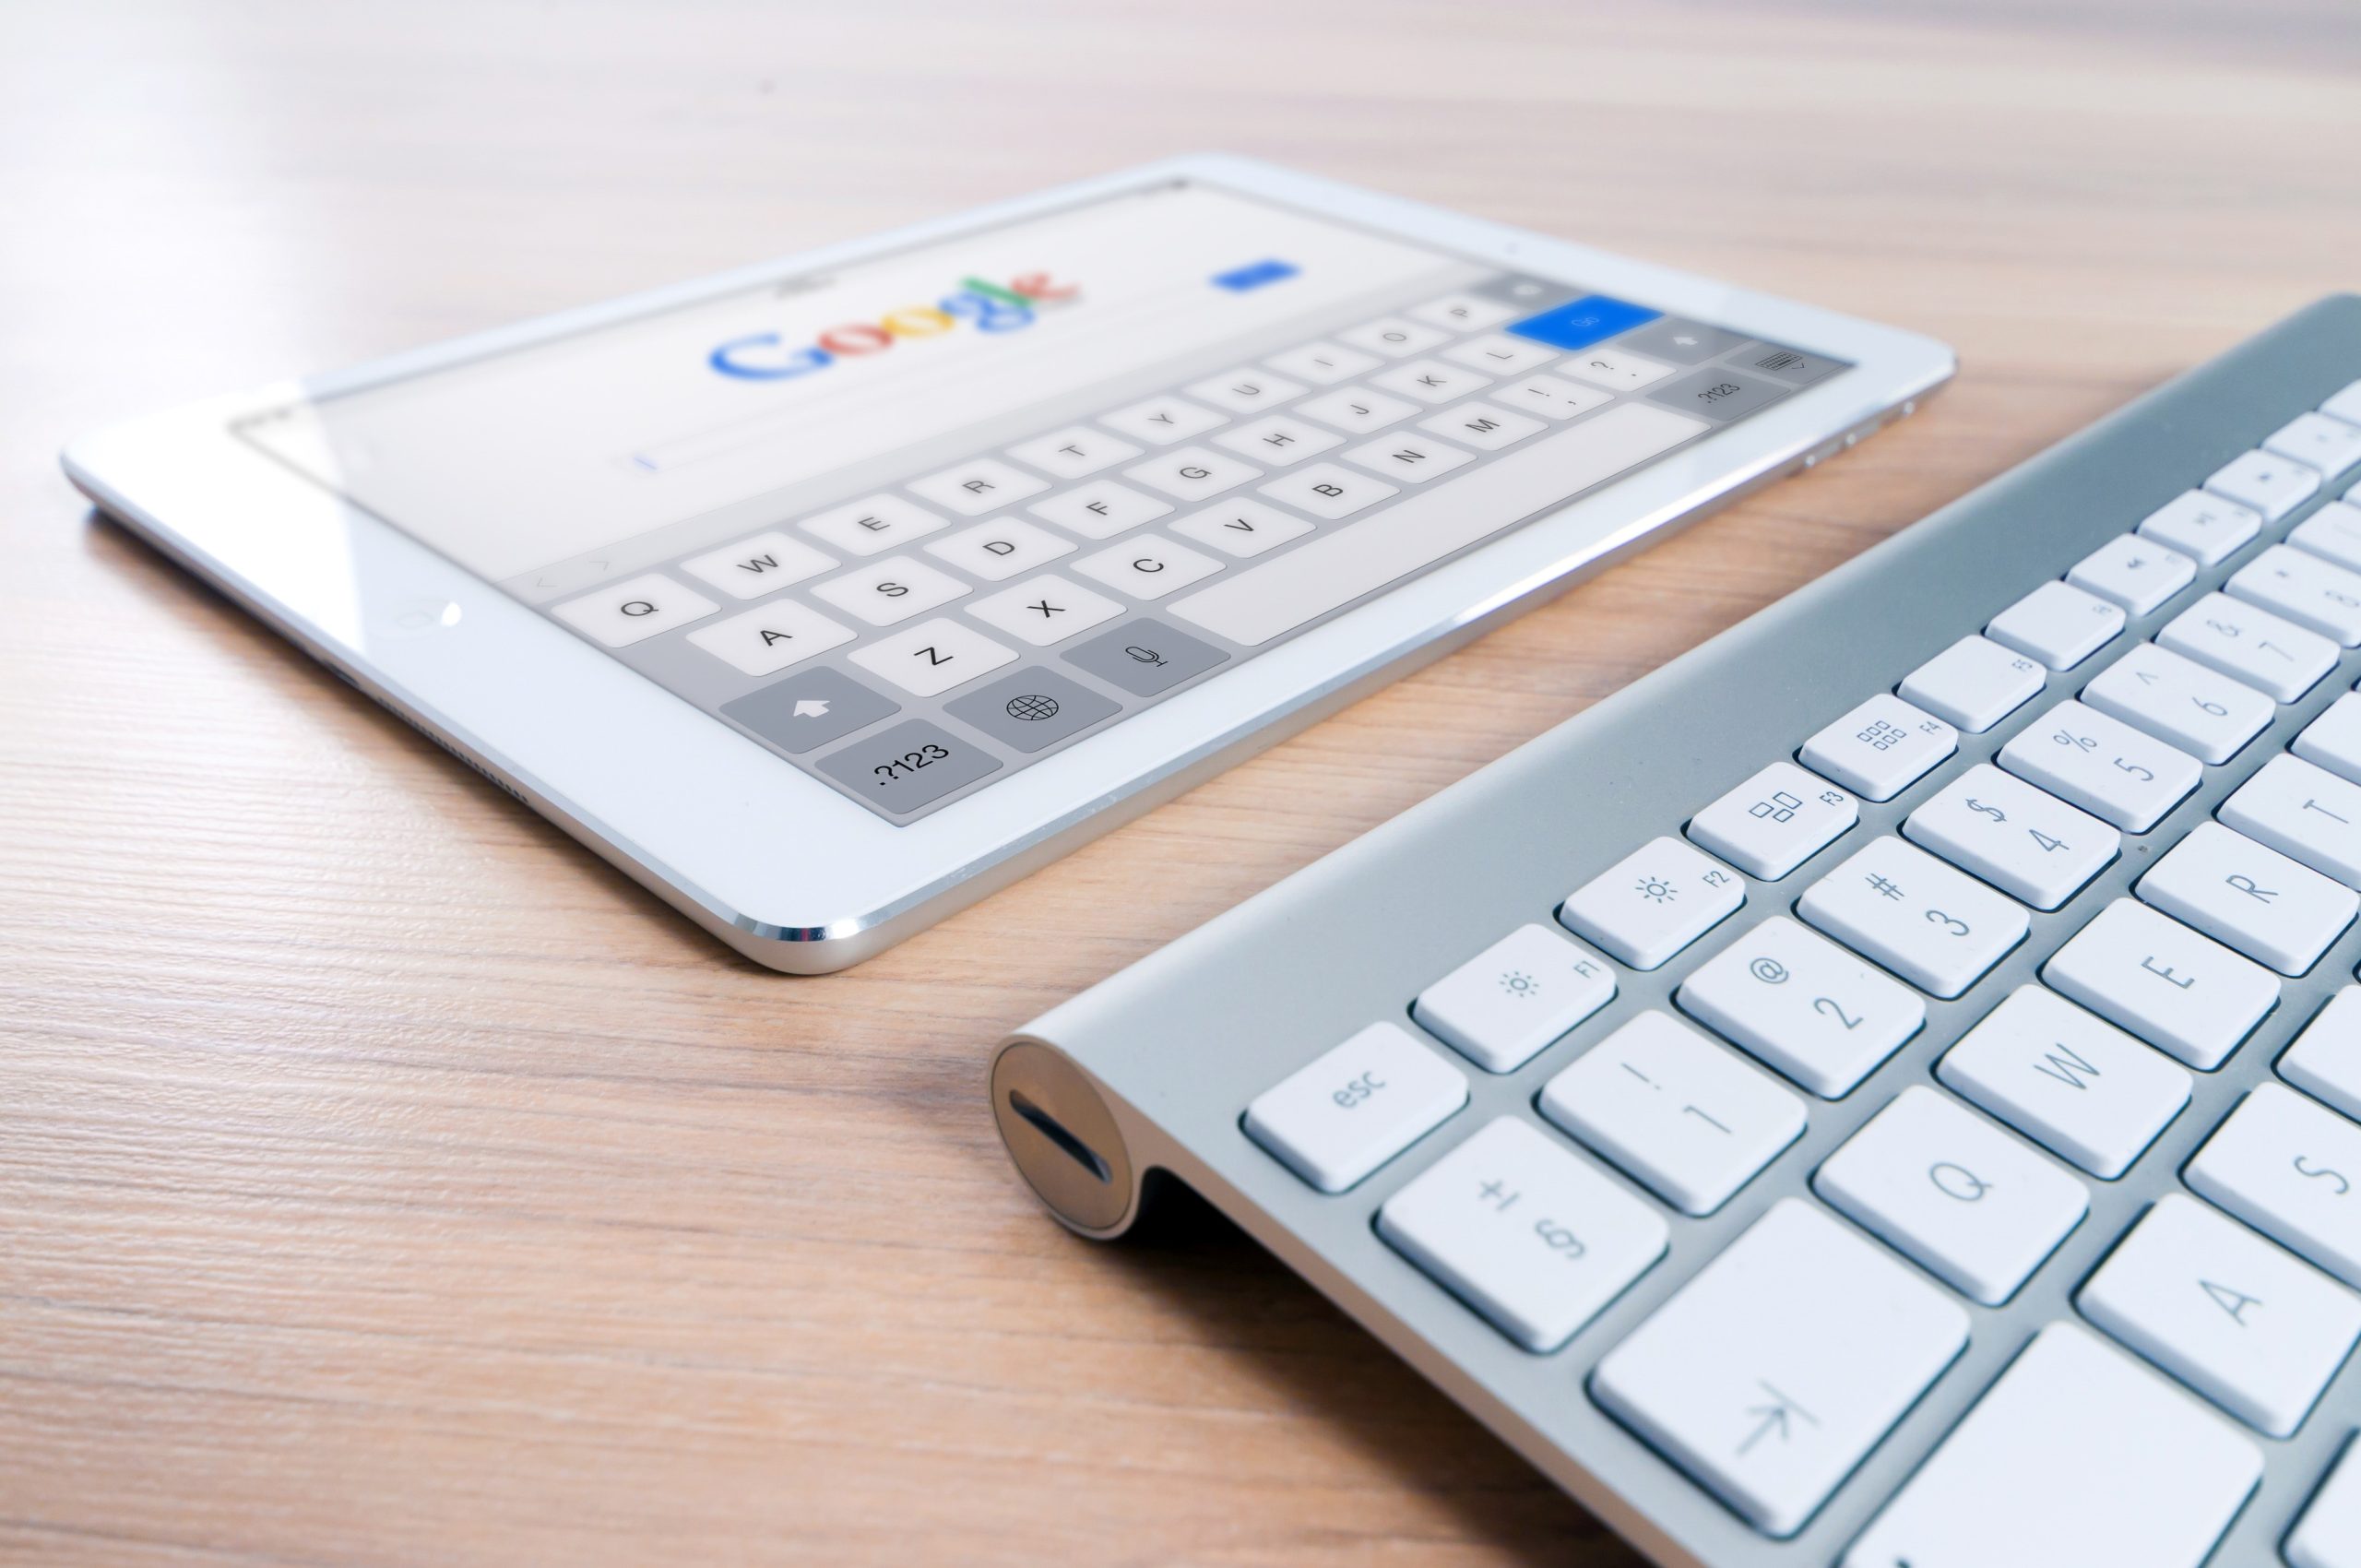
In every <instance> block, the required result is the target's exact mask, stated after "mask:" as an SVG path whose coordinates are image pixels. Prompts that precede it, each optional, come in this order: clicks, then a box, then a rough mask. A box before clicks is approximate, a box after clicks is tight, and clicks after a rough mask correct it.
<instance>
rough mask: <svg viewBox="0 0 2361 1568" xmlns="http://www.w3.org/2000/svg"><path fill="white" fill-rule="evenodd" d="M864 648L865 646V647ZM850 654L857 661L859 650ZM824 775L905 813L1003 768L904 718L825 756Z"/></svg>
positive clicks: (979, 751) (970, 746)
mask: <svg viewBox="0 0 2361 1568" xmlns="http://www.w3.org/2000/svg"><path fill="white" fill-rule="evenodd" d="M863 651H866V650H863ZM849 657H851V658H853V659H859V658H860V653H858V652H856V653H854V654H852V655H850V656H849ZM814 766H816V767H817V768H818V769H819V770H820V772H821V773H823V774H825V776H826V777H828V778H833V779H835V780H836V782H837V783H839V784H842V785H844V786H845V787H846V788H847V789H848V790H852V791H854V792H855V793H857V794H859V795H860V796H861V797H862V798H863V799H866V800H871V801H874V802H877V804H878V806H879V807H880V808H881V809H883V810H884V811H889V812H892V813H895V814H897V815H900V814H908V813H910V812H914V811H916V810H918V809H919V807H920V806H923V805H927V804H929V803H931V802H935V801H939V800H941V799H943V796H945V795H948V794H950V793H952V792H953V791H954V790H961V789H965V788H966V787H967V786H968V785H970V784H973V783H975V782H976V781H977V780H978V779H979V778H990V777H991V775H992V774H995V773H997V772H999V771H1000V767H1001V763H1000V759H999V758H998V757H996V756H994V755H992V754H991V753H990V752H988V751H986V750H984V748H983V747H981V746H979V745H977V744H974V743H973V742H969V741H967V740H963V739H962V738H960V737H959V736H956V735H953V734H950V733H949V732H947V731H944V730H943V728H942V727H941V726H939V725H934V724H930V723H928V722H927V721H926V720H924V719H904V720H903V721H902V722H901V723H899V724H894V725H889V726H887V727H886V728H885V729H884V730H880V731H872V733H870V734H868V735H865V736H863V737H862V738H861V739H860V740H858V741H855V742H853V743H852V744H850V745H848V746H846V747H843V748H842V749H840V750H837V751H835V752H831V753H830V754H827V755H826V756H825V757H822V758H821V759H820V760H819V762H818V763H816V764H814Z"/></svg>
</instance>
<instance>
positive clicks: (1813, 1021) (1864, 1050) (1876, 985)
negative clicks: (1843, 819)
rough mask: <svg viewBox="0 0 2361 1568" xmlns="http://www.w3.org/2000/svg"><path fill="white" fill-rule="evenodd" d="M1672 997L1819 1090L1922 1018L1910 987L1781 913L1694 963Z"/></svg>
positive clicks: (1840, 1088)
mask: <svg viewBox="0 0 2361 1568" xmlns="http://www.w3.org/2000/svg"><path fill="white" fill-rule="evenodd" d="M1673 1000H1674V1001H1675V1002H1677V1003H1679V1004H1680V1007H1681V1009H1682V1011H1684V1012H1686V1013H1688V1014H1689V1015H1690V1016H1691V1017H1693V1018H1696V1019H1697V1020H1699V1021H1700V1022H1702V1023H1703V1024H1704V1025H1705V1026H1706V1027H1707V1028H1711V1029H1712V1030H1714V1033H1716V1034H1718V1035H1720V1036H1722V1038H1724V1039H1728V1040H1731V1041H1733V1042H1735V1043H1736V1044H1738V1046H1740V1047H1742V1048H1743V1049H1744V1050H1746V1051H1749V1052H1750V1053H1751V1054H1752V1055H1753V1056H1754V1057H1755V1058H1756V1059H1757V1060H1759V1061H1762V1062H1767V1063H1770V1064H1771V1065H1772V1066H1774V1067H1775V1068H1777V1069H1778V1070H1779V1071H1780V1072H1782V1073H1784V1074H1786V1075H1787V1076H1788V1077H1789V1078H1790V1079H1792V1080H1794V1081H1795V1082H1797V1083H1798V1084H1801V1085H1802V1086H1803V1087H1805V1088H1808V1089H1809V1090H1810V1091H1811V1092H1812V1093H1814V1094H1816V1095H1818V1096H1820V1097H1821V1099H1838V1098H1840V1097H1842V1096H1844V1095H1845V1094H1848V1093H1850V1092H1851V1091H1852V1088H1853V1086H1854V1085H1856V1084H1857V1083H1859V1082H1860V1081H1861V1080H1862V1079H1863V1078H1866V1077H1868V1076H1869V1074H1870V1073H1871V1072H1873V1071H1875V1070H1876V1068H1877V1065H1878V1063H1881V1062H1883V1061H1884V1060H1885V1059H1886V1058H1887V1057H1889V1056H1891V1055H1892V1054H1893V1053H1894V1051H1897V1050H1899V1049H1900V1048H1901V1046H1902V1042H1903V1041H1904V1040H1906V1039H1909V1038H1910V1037H1911V1036H1912V1035H1915V1034H1916V1033H1917V1032H1918V1030H1919V1028H1921V1027H1922V1026H1924V1025H1925V1023H1926V1021H1927V1004H1926V1003H1924V1002H1923V1001H1921V1000H1919V997H1918V993H1917V992H1915V991H1912V990H1911V989H1910V988H1909V987H1908V986H1906V985H1903V984H1900V983H1898V982H1897V981H1895V980H1891V979H1889V978H1887V977H1886V976H1885V975H1883V974H1880V972H1879V971H1878V970H1876V969H1873V968H1870V967H1869V965H1867V964H1865V963H1863V962H1861V960H1860V959H1858V958H1857V957H1855V956H1853V955H1852V954H1850V953H1847V952H1846V951H1845V949H1843V948H1842V947H1839V946H1837V945H1836V944H1834V943H1833V942H1831V941H1829V940H1828V939H1827V938H1826V937H1823V936H1818V935H1815V934H1813V933H1812V932H1809V931H1807V930H1805V929H1804V928H1803V927H1802V926H1800V925H1797V923H1796V922H1795V921H1791V920H1789V919H1788V918H1787V917H1786V916H1785V915H1774V916H1773V917H1772V918H1771V919H1769V920H1767V921H1762V922H1761V923H1760V924H1758V925H1756V926H1755V927H1754V928H1753V929H1752V930H1751V931H1749V932H1746V933H1745V934H1744V935H1742V936H1740V937H1739V938H1738V940H1737V941H1736V942H1733V943H1731V944H1729V945H1728V946H1727V947H1725V948H1723V949H1722V950H1721V952H1720V953H1718V954H1716V955H1714V957H1712V958H1711V959H1709V960H1707V961H1706V962H1705V963H1704V964H1703V965H1701V966H1700V967H1699V968H1698V969H1697V972H1696V973H1694V974H1692V975H1691V976H1690V977H1689V978H1688V979H1687V980H1683V981H1681V982H1680V989H1679V992H1676V993H1675V994H1674V997H1673Z"/></svg>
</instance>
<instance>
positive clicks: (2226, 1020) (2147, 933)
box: [2042, 898, 2279, 1073]
mask: <svg viewBox="0 0 2361 1568" xmlns="http://www.w3.org/2000/svg"><path fill="white" fill-rule="evenodd" d="M2042 978H2043V979H2044V980H2047V981H2048V982H2049V983H2050V985H2051V986H2052V987H2054V988H2055V989H2057V990H2058V991H2061V992H2065V993H2066V994H2067V995H2068V996H2070V997H2072V998H2073V999H2074V1000H2075V1001H2077V1002H2079V1003H2081V1004H2082V1005H2083V1006H2085V1007H2088V1008H2089V1009H2090V1010H2091V1011H2092V1012H2094V1013H2096V1014H2097V1015H2098V1016H2100V1017H2102V1018H2105V1019H2106V1020H2107V1021H2108V1022H2110V1023H2114V1024H2118V1025H2120V1026H2121V1027H2122V1028H2127V1029H2130V1031H2131V1032H2132V1033H2133V1034H2135V1035H2138V1036H2139V1037H2140V1038H2141V1039H2144V1040H2146V1041H2147V1042H2148V1043H2149V1044H2150V1045H2153V1046H2154V1047H2156V1048H2157V1049H2158V1050H2159V1051H2168V1052H2170V1053H2171V1054H2172V1055H2174V1056H2177V1057H2178V1058H2179V1059H2180V1060H2181V1061H2183V1062H2186V1063H2189V1065H2190V1066H2192V1067H2195V1068H2197V1069H2198V1070H2199V1071H2201V1072H2209V1073H2210V1072H2212V1071H2213V1069H2214V1068H2216V1067H2219V1066H2220V1065H2221V1064H2222V1063H2224V1062H2225V1061H2227V1060H2228V1059H2229V1055H2230V1052H2232V1051H2236V1049H2237V1048H2238V1043H2239V1042H2240V1041H2241V1040H2243V1039H2246V1038H2247V1036H2248V1033H2249V1032H2251V1031H2252V1030H2253V1028H2254V1027H2255V1025H2257V1024H2259V1023H2260V1022H2261V1021H2262V1016H2263V1015H2264V1014H2265V1013H2268V1012H2270V1011H2271V1009H2272V1007H2273V1006H2274V1005H2276V1004H2278V1001H2279V980H2278V977H2277V976H2275V975H2273V974H2272V972H2271V971H2270V970H2269V969H2266V968H2263V967H2262V966H2261V965H2260V964H2258V963H2255V962H2254V961H2252V960H2251V959H2248V958H2241V957H2239V956H2237V955H2236V953H2233V952H2231V951H2230V950H2229V949H2228V948H2226V947H2225V946H2223V945H2222V944H2220V943H2218V942H2215V941H2214V940H2213V938H2211V937H2206V936H2200V935H2199V934H2198V933H2197V932H2193V931H2191V930H2189V927H2187V926H2185V925H2183V924H2181V923H2180V922H2179V921H2176V920H2172V919H2170V918H2168V917H2166V916H2165V915H2160V914H2158V913H2157V912H2156V911H2155V910H2153V909H2150V908H2148V906H2146V905H2145V904H2142V903H2141V902H2140V901H2139V900H2138V899H2136V898H2118V899H2117V900H2116V901H2115V902H2114V903H2112V904H2109V905H2108V906H2107V907H2106V909H2102V910H2100V911H2099V914H2098V918H2097V919H2096V920H2094V921H2091V923H2090V924H2088V925H2086V926H2084V927H2083V928H2082V930H2081V931H2079V932H2075V933H2074V938H2073V940H2072V941H2070V942H2069V943H2067V944H2066V945H2065V946H2063V947H2061V948H2059V949H2058V952H2057V954H2056V955H2055V956H2053V957H2051V959H2050V960H2049V962H2048V964H2047V966H2046V967H2045V968H2043V970H2042Z"/></svg>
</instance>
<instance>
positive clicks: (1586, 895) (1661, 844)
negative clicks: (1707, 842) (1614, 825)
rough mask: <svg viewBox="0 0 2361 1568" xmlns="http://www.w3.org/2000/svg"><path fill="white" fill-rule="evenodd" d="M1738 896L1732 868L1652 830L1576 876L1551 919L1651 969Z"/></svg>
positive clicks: (1730, 910)
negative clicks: (1577, 883) (1611, 859)
mask: <svg viewBox="0 0 2361 1568" xmlns="http://www.w3.org/2000/svg"><path fill="white" fill-rule="evenodd" d="M1744 902H1746V888H1745V885H1743V884H1742V883H1740V882H1739V880H1738V873H1736V872H1733V871H1731V870H1730V869H1729V868H1728V867H1726V866H1724V865H1722V864H1721V863H1720V862H1719V861H1714V860H1711V859H1709V858H1707V857H1706V856H1703V855H1701V854H1699V853H1698V852H1697V851H1696V850H1694V849H1691V848H1690V847H1689V846H1688V845H1686V844H1684V843H1682V842H1681V841H1680V840H1679V839H1678V838H1655V839H1652V840H1650V841H1649V842H1648V843H1646V844H1643V845H1642V846H1641V847H1640V848H1639V849H1634V850H1632V851H1631V853H1630V854H1628V855H1626V856H1624V857H1623V858H1622V859H1621V860H1619V861H1616V862H1615V864H1614V865H1613V866H1611V867H1609V868H1608V870H1606V871H1604V872H1602V873H1599V874H1598V875H1597V876H1595V877H1593V878H1591V880H1590V881H1588V882H1586V883H1584V884H1583V885H1582V886H1581V887H1580V888H1578V889H1576V890H1575V891H1574V893H1573V894H1572V895H1571V896H1570V897H1568V898H1567V899H1566V901H1565V903H1564V904H1563V905H1562V906H1560V909H1559V910H1558V919H1559V920H1560V921H1562V922H1563V923H1564V924H1565V925H1566V926H1567V927H1568V929H1570V930H1572V932H1574V933H1575V934H1576V935H1578V936H1582V937H1584V938H1587V939H1588V940H1589V941H1591V942H1594V943H1596V944H1598V945H1599V946H1600V947H1601V948H1603V949H1605V950H1606V951H1607V952H1608V953H1609V954H1612V955H1613V956H1616V957H1618V958H1620V959H1621V960H1623V962H1625V963H1627V964H1629V965H1631V967H1632V968H1635V969H1653V968H1658V967H1659V966H1661V965H1662V964H1663V963H1664V962H1665V961H1666V960H1667V959H1668V958H1670V957H1671V956H1673V955H1674V954H1676V953H1678V952H1679V951H1680V950H1681V949H1682V948H1684V947H1686V946H1688V945H1689V944H1691V943H1692V942H1694V941H1696V940H1697V939H1698V938H1699V937H1701V936H1703V935H1704V934H1705V933H1706V932H1709V931H1711V930H1713V929H1714V926H1716V925H1719V924H1720V923H1721V922H1722V921H1725V920H1726V919H1727V918H1728V917H1730V916H1731V915H1733V914H1735V913H1737V912H1738V906H1739V905H1740V904H1743V903H1744Z"/></svg>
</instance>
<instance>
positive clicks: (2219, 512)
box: [2138, 490, 2262, 566]
mask: <svg viewBox="0 0 2361 1568" xmlns="http://www.w3.org/2000/svg"><path fill="white" fill-rule="evenodd" d="M2138 531H2139V533H2140V534H2141V535H2142V537H2143V538H2146V539H2153V540H2155V541H2156V542H2157V543H2159V544H2164V545H2169V546H2170V547H2171V548H2173V549H2175V550H2177V551H2179V552H2181V553H2182V554H2184V555H2186V556H2188V557H2189V559H2191V560H2193V561H2195V562H2196V563H2197V564H2199V565H2201V566H2211V565H2213V564H2215V563H2216V562H2219V561H2222V560H2225V559H2226V558H2227V557H2228V556H2229V554H2230V552H2232V551H2234V550H2236V549H2237V548H2238V547H2239V546H2240V545H2242V544H2244V543H2246V541H2247V540H2250V539H2252V538H2253V537H2254V536H2255V535H2256V534H2258V533H2260V532H2261V531H2262V514H2261V513H2260V512H2258V511H2256V510H2255V509H2254V508H2253V507H2251V506H2241V505H2238V504H2237V503H2236V502H2235V501H2225V500H2224V499H2223V498H2222V497H2221V496H2218V495H2208V494H2206V493H2204V492H2203V491H2201V490H2191V491H2187V492H2184V493H2181V494H2179V495H2176V496H2174V497H2173V498H2172V499H2171V500H2170V501H2167V502H2165V504H2164V505H2162V506H2159V507H2157V508H2156V509H2155V510H2154V511H2153V512H2151V513H2149V514H2148V516H2147V517H2144V518H2142V520H2141V523H2140V527H2139V530H2138Z"/></svg>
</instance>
